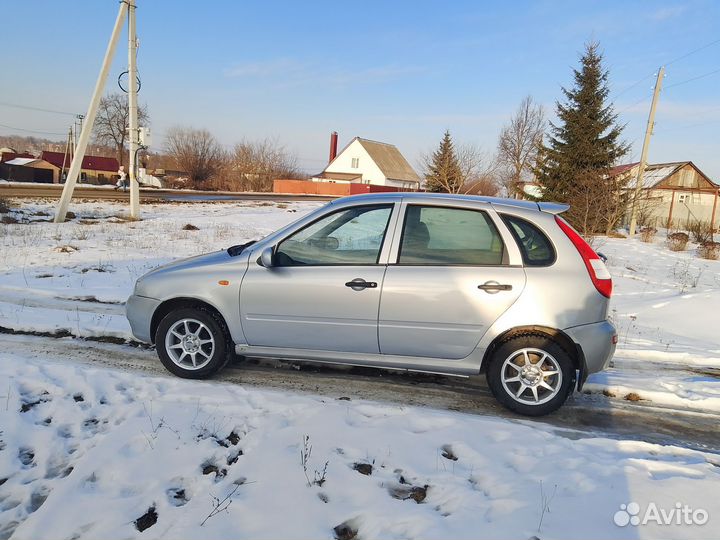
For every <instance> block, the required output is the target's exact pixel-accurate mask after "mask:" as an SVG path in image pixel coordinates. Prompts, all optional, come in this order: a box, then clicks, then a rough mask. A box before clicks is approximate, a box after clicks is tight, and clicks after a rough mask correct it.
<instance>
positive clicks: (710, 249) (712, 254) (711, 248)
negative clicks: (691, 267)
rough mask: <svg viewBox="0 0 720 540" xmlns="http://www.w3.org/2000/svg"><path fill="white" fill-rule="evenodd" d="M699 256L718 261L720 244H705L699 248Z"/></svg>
mask: <svg viewBox="0 0 720 540" xmlns="http://www.w3.org/2000/svg"><path fill="white" fill-rule="evenodd" d="M698 255H700V257H701V258H703V259H709V260H711V261H717V260H718V258H720V242H712V241H710V242H704V243H702V244H700V246H699V247H698Z"/></svg>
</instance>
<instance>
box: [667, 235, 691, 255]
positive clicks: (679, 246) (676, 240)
mask: <svg viewBox="0 0 720 540" xmlns="http://www.w3.org/2000/svg"><path fill="white" fill-rule="evenodd" d="M689 241H690V237H689V236H688V235H687V234H685V233H684V232H675V233H671V234H668V237H667V245H668V248H670V251H685V248H686V247H687V243H688V242H689Z"/></svg>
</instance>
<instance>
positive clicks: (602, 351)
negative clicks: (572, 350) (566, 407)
mask: <svg viewBox="0 0 720 540" xmlns="http://www.w3.org/2000/svg"><path fill="white" fill-rule="evenodd" d="M564 332H565V333H566V334H567V335H568V336H570V339H572V340H573V341H574V342H575V343H576V344H577V345H578V347H579V349H580V352H581V353H582V357H583V360H584V362H583V366H582V369H581V373H580V381H579V385H578V387H579V388H582V385H583V383H584V382H585V379H586V378H587V376H588V375H589V374H590V373H597V372H598V371H602V370H604V369H606V368H607V367H608V364H609V363H610V360H611V359H612V357H613V354H615V346H616V345H615V341H617V331H616V330H615V327H614V326H613V325H612V323H611V322H610V321H602V322H598V323H593V324H583V325H580V326H573V327H571V328H566V329H565V330H564Z"/></svg>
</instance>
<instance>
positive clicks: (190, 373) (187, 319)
mask: <svg viewBox="0 0 720 540" xmlns="http://www.w3.org/2000/svg"><path fill="white" fill-rule="evenodd" d="M155 347H156V348H157V353H158V356H159V357H160V361H161V362H162V363H163V365H164V366H165V368H166V369H167V370H168V371H169V372H171V373H173V374H174V375H177V376H178V377H183V378H187V379H204V378H206V377H209V376H210V375H212V374H213V373H215V372H216V371H218V370H220V369H221V368H222V367H223V366H225V364H226V363H227V361H228V358H229V354H228V350H229V339H228V336H227V333H226V331H225V328H224V325H223V324H222V322H221V321H220V320H218V318H217V317H216V316H215V315H214V314H212V313H210V312H209V311H206V310H203V309H196V308H184V309H179V310H177V311H173V312H170V313H169V314H167V315H166V316H165V317H164V318H163V319H162V320H161V321H160V324H159V325H158V328H157V332H156V334H155Z"/></svg>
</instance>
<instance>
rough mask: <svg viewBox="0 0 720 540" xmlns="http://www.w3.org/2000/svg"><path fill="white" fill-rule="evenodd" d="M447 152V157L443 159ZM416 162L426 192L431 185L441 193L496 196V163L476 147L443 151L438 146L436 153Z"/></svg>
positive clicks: (443, 149)
mask: <svg viewBox="0 0 720 540" xmlns="http://www.w3.org/2000/svg"><path fill="white" fill-rule="evenodd" d="M446 137H447V134H446ZM443 142H444V143H445V146H447V143H446V142H445V141H443ZM448 153H449V154H450V157H446V155H447V154H448ZM420 163H421V169H422V170H423V175H424V176H425V178H426V188H427V189H429V188H428V187H427V186H428V185H429V184H430V183H432V187H433V189H432V190H433V191H440V192H445V193H472V194H475V195H497V194H498V192H499V187H498V185H497V179H496V169H497V164H496V161H495V159H494V158H493V157H492V156H489V155H488V154H487V153H486V152H484V151H483V150H482V148H480V147H479V146H476V145H473V144H461V145H458V146H457V148H455V147H454V145H453V146H452V147H450V150H447V148H445V147H444V146H443V144H442V143H441V146H440V149H439V150H438V151H436V152H434V153H426V154H423V155H422V156H421V157H420ZM447 171H450V172H451V173H452V174H450V173H448V172H447Z"/></svg>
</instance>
